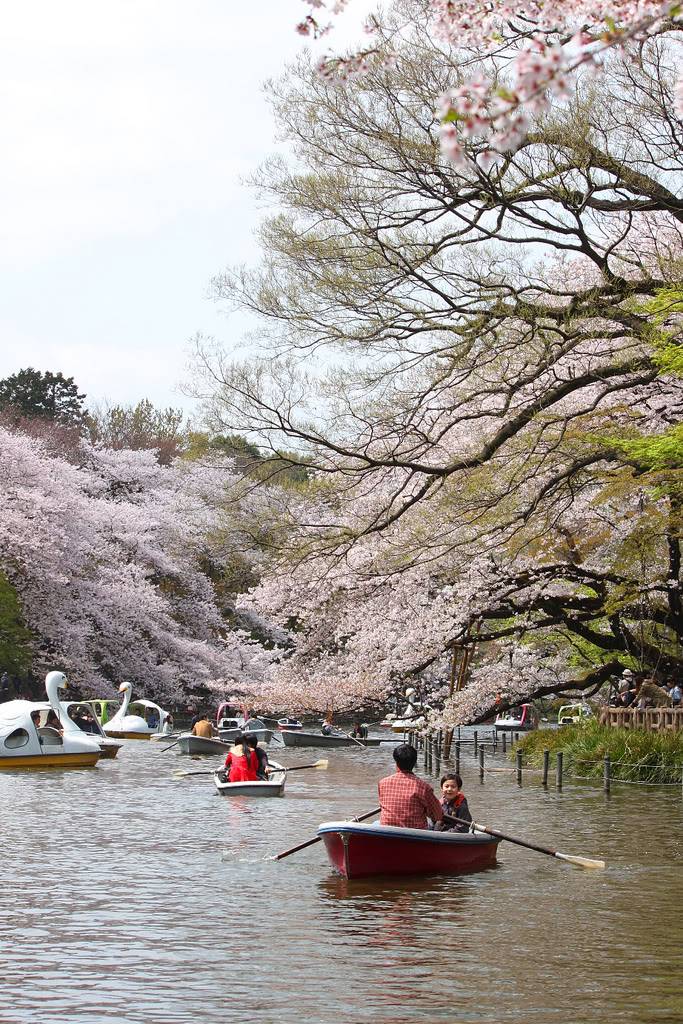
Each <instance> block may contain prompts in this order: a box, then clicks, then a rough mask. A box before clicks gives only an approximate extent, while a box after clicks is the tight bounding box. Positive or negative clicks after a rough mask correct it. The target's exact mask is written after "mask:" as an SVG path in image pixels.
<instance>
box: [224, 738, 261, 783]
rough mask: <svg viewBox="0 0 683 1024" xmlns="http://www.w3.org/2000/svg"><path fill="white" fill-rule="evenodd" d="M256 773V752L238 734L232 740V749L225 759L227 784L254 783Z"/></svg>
mask: <svg viewBox="0 0 683 1024" xmlns="http://www.w3.org/2000/svg"><path fill="white" fill-rule="evenodd" d="M257 771H258V757H257V756H256V752H255V751H254V750H252V749H251V748H250V747H248V746H247V742H246V740H245V738H244V736H243V735H242V733H238V734H237V736H235V739H234V740H233V748H232V750H230V751H229V752H228V756H227V757H226V759H225V774H226V776H227V779H228V782H256V780H257V778H258V776H257V774H256V772H257Z"/></svg>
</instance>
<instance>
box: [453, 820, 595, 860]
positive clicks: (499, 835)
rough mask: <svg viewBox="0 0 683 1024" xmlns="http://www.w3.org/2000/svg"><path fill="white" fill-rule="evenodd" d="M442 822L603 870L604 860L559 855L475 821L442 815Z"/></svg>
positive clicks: (555, 851) (548, 848) (544, 847)
mask: <svg viewBox="0 0 683 1024" xmlns="http://www.w3.org/2000/svg"><path fill="white" fill-rule="evenodd" d="M443 817H444V821H445V822H446V823H447V824H449V823H450V822H453V823H457V824H458V825H469V827H470V828H473V829H474V830H475V832H486V834H487V835H489V836H495V837H496V839H504V840H505V841H506V842H508V843H515V845H516V846H525V847H526V849H527V850H535V851H536V853H545V854H546V855H547V856H548V857H557V859H558V860H566V861H568V862H569V863H570V864H576V866H577V867H579V868H604V867H605V862H604V860H593V859H592V858H591V857H575V856H574V854H571V853H560V852H559V851H558V850H551V849H550V847H549V846H538V845H537V844H536V843H528V842H527V841H526V840H525V839H516V838H515V837H514V836H509V835H507V834H506V833H505V832H498V831H497V830H496V829H495V828H487V827H486V826H485V825H478V824H477V822H476V821H465V819H464V818H454V817H452V816H451V815H450V814H444V816H443Z"/></svg>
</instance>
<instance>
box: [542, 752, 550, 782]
mask: <svg viewBox="0 0 683 1024" xmlns="http://www.w3.org/2000/svg"><path fill="white" fill-rule="evenodd" d="M549 768H550V751H549V750H544V751H543V785H544V786H547V785H548V769H549Z"/></svg>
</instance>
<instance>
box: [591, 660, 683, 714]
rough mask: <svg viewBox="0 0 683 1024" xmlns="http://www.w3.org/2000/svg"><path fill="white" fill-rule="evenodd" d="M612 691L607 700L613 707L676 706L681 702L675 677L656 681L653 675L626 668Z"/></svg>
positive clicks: (681, 695)
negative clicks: (659, 681)
mask: <svg viewBox="0 0 683 1024" xmlns="http://www.w3.org/2000/svg"><path fill="white" fill-rule="evenodd" d="M614 691H615V692H614V693H613V694H612V696H611V697H610V701H609V703H610V707H613V708H638V709H640V710H642V709H645V708H658V707H674V708H677V707H681V705H682V704H683V689H682V688H681V686H680V684H679V683H678V682H677V681H676V680H675V679H673V678H669V679H664V680H662V682H661V683H658V682H657V680H656V679H655V678H654V677H653V676H648V675H646V674H645V673H644V672H642V673H634V672H632V671H631V670H630V669H628V668H627V669H624V671H623V672H622V674H621V679H620V681H619V683H617V684H616V686H615V687H614Z"/></svg>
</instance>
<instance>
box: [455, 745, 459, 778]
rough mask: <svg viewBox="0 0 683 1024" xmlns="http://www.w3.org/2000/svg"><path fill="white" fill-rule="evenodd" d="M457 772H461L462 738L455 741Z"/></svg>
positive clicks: (457, 773)
mask: <svg viewBox="0 0 683 1024" xmlns="http://www.w3.org/2000/svg"><path fill="white" fill-rule="evenodd" d="M455 772H456V775H459V774H460V740H456V741H455Z"/></svg>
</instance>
